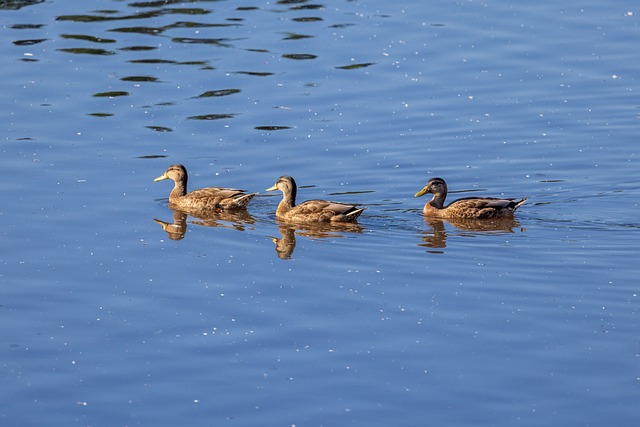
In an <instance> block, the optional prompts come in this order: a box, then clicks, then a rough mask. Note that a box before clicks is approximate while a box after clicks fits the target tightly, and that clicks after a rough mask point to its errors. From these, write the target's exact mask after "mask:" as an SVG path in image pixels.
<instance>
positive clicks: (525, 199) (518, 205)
mask: <svg viewBox="0 0 640 427" xmlns="http://www.w3.org/2000/svg"><path fill="white" fill-rule="evenodd" d="M527 200H528V199H527V198H526V197H525V198H524V199H521V200H519V201H517V202H516V205H515V206H514V207H513V211H514V212H515V211H516V209H518V208H519V207H520V206H522V205H524V204H525V203H527Z"/></svg>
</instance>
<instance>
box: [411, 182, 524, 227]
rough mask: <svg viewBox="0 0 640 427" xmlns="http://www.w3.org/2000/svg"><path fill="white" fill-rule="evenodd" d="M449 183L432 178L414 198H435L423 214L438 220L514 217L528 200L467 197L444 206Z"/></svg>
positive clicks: (426, 206) (427, 205)
mask: <svg viewBox="0 0 640 427" xmlns="http://www.w3.org/2000/svg"><path fill="white" fill-rule="evenodd" d="M447 191H448V190H447V183H446V182H445V181H444V179H442V178H431V179H430V180H429V182H427V185H425V186H424V188H423V189H422V190H420V191H418V192H417V193H416V194H415V196H414V197H420V196H422V195H424V194H427V193H431V194H433V198H432V199H431V200H430V201H429V202H427V203H426V204H425V205H424V209H423V210H422V213H423V214H424V215H425V216H428V217H437V218H445V219H447V218H467V219H487V218H503V217H510V216H513V213H514V212H515V211H516V210H517V209H518V208H519V207H520V206H522V205H523V204H524V203H525V202H526V201H527V199H526V198H524V199H498V198H495V197H465V198H462V199H458V200H455V201H453V202H451V203H449V204H448V205H447V206H445V205H444V200H445V199H446V197H447Z"/></svg>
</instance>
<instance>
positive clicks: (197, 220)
mask: <svg viewBox="0 0 640 427" xmlns="http://www.w3.org/2000/svg"><path fill="white" fill-rule="evenodd" d="M171 210H172V211H173V223H170V222H166V221H162V220H160V219H157V218H154V219H153V221H154V222H155V223H157V224H160V226H161V227H162V229H163V230H164V231H165V232H166V233H167V236H168V237H169V239H171V240H181V239H183V238H184V236H185V233H186V232H187V217H188V216H191V217H193V218H194V219H193V220H192V221H190V222H191V224H196V225H201V226H204V227H224V228H229V229H232V230H238V231H244V230H245V229H246V226H247V224H254V223H255V219H254V218H253V217H252V216H251V215H250V214H249V213H248V212H247V211H245V210H234V211H227V210H207V211H190V212H189V213H186V212H182V211H178V210H175V209H171Z"/></svg>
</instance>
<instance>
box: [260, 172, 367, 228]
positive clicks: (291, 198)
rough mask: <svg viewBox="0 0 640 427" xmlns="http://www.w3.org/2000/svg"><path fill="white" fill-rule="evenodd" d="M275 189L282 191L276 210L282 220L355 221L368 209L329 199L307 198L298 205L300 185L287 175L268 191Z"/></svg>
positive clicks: (277, 215) (309, 221)
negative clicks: (297, 198)
mask: <svg viewBox="0 0 640 427" xmlns="http://www.w3.org/2000/svg"><path fill="white" fill-rule="evenodd" d="M274 190H280V191H282V201H280V204H278V209H277V210H276V218H278V219H280V220H286V221H292V222H301V223H314V222H325V223H327V222H355V221H356V220H357V219H358V217H359V216H360V214H361V213H362V211H364V210H365V209H366V208H360V207H358V206H356V205H350V204H346V203H339V202H330V201H328V200H307V201H306V202H302V203H300V204H299V205H296V193H297V191H298V187H297V185H296V182H295V180H294V179H293V178H292V177H290V176H286V175H285V176H281V177H280V178H278V181H276V183H275V184H274V185H273V186H272V187H269V188H267V190H266V191H274Z"/></svg>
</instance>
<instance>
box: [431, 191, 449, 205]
mask: <svg viewBox="0 0 640 427" xmlns="http://www.w3.org/2000/svg"><path fill="white" fill-rule="evenodd" d="M446 197H447V193H436V194H434V195H433V198H432V199H431V201H430V202H429V204H430V205H431V206H433V207H434V208H438V209H442V208H443V207H444V199H446Z"/></svg>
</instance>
